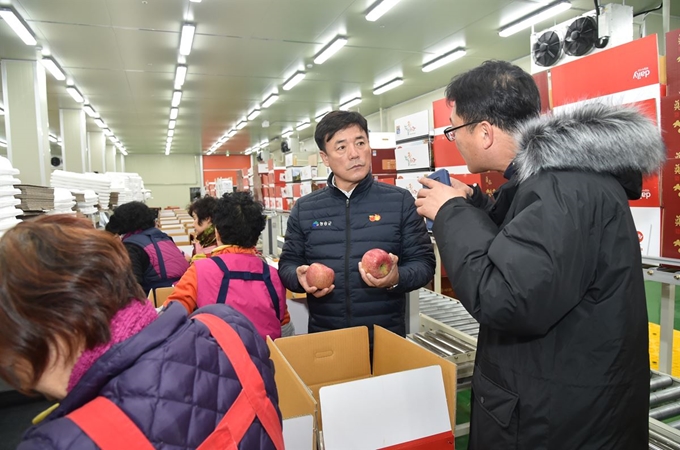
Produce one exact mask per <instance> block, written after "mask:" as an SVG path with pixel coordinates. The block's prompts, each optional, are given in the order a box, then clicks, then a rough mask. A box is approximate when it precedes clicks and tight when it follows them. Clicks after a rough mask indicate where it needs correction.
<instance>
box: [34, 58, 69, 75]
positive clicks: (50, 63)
mask: <svg viewBox="0 0 680 450" xmlns="http://www.w3.org/2000/svg"><path fill="white" fill-rule="evenodd" d="M40 62H41V63H42V65H43V66H45V69H47V70H49V72H50V73H51V74H52V76H53V77H54V79H55V80H58V81H64V80H65V79H66V75H65V74H64V71H63V70H61V67H59V64H57V62H56V61H55V60H54V58H52V57H49V56H43V58H42V59H41V60H40Z"/></svg>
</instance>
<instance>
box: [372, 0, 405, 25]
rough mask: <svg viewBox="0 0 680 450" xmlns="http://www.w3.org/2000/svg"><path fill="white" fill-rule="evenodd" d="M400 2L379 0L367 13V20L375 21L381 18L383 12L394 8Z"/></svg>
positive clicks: (397, 0) (396, 0)
mask: <svg viewBox="0 0 680 450" xmlns="http://www.w3.org/2000/svg"><path fill="white" fill-rule="evenodd" d="M397 3H399V0H379V1H377V2H375V3H374V4H373V6H372V7H371V9H370V11H368V13H366V20H368V21H369V22H375V21H376V20H378V19H380V18H381V17H382V16H383V14H385V13H386V12H387V11H389V10H390V9H392V7H393V6H394V5H396V4H397Z"/></svg>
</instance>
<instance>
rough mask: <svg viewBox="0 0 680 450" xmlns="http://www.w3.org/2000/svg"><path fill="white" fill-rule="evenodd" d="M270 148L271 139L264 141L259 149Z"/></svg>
mask: <svg viewBox="0 0 680 450" xmlns="http://www.w3.org/2000/svg"><path fill="white" fill-rule="evenodd" d="M268 146H269V139H265V140H264V141H262V142H260V146H259V148H264V147H268Z"/></svg>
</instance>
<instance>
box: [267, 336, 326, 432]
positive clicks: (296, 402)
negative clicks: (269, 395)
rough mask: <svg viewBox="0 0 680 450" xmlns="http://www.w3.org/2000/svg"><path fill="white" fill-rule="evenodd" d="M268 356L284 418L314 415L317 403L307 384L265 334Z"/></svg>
mask: <svg viewBox="0 0 680 450" xmlns="http://www.w3.org/2000/svg"><path fill="white" fill-rule="evenodd" d="M267 346H268V347H269V352H270V358H271V360H272V361H273V362H274V371H275V373H274V378H275V380H276V388H277V390H278V392H279V408H280V409H281V415H282V416H283V418H284V419H288V418H291V417H299V416H304V415H311V416H312V417H314V418H315V417H316V411H317V403H316V400H314V397H313V396H312V393H311V392H310V391H309V389H308V388H307V386H305V384H304V383H303V382H302V380H301V379H300V377H299V376H298V375H297V374H296V373H295V371H294V370H293V368H292V367H291V366H290V364H288V361H286V358H284V356H283V354H281V351H280V350H279V349H278V348H277V347H276V344H274V342H273V341H272V340H271V338H270V337H269V336H267Z"/></svg>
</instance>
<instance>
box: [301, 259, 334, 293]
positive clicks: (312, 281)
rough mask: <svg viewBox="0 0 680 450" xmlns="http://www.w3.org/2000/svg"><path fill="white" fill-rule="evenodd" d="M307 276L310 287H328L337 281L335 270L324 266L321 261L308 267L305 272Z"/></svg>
mask: <svg viewBox="0 0 680 450" xmlns="http://www.w3.org/2000/svg"><path fill="white" fill-rule="evenodd" d="M305 277H306V278H307V284H308V285H309V286H310V287H312V286H313V287H315V288H317V289H326V288H328V287H331V286H332V285H333V281H335V272H333V269H331V268H330V267H328V266H324V265H323V264H320V263H312V264H311V265H310V266H309V268H308V269H307V273H306V274H305Z"/></svg>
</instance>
